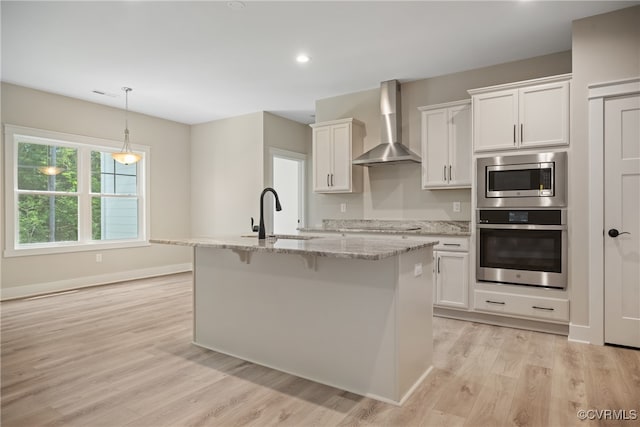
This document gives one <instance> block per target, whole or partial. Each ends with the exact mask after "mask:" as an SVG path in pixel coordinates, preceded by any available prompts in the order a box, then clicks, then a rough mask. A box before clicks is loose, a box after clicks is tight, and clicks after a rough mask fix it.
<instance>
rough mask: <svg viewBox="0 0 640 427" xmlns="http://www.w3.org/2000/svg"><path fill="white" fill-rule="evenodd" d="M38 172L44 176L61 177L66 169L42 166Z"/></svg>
mask: <svg viewBox="0 0 640 427" xmlns="http://www.w3.org/2000/svg"><path fill="white" fill-rule="evenodd" d="M38 172H40V173H41V174H44V175H49V176H52V175H59V174H61V173H62V172H64V168H60V167H58V166H40V167H39V168H38Z"/></svg>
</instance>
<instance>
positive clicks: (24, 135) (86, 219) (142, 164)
mask: <svg viewBox="0 0 640 427" xmlns="http://www.w3.org/2000/svg"><path fill="white" fill-rule="evenodd" d="M17 137H20V138H21V139H22V140H23V141H24V140H25V139H26V140H30V141H33V142H34V143H38V141H39V143H42V144H47V145H56V146H62V147H71V148H75V149H77V150H78V151H77V153H78V161H77V167H78V188H77V190H76V193H72V194H73V195H77V197H78V241H75V242H45V243H29V244H19V243H18V230H19V223H18V220H19V219H18V213H17V209H18V150H17V147H18V145H17V144H18V140H17ZM4 145H5V153H4V155H5V156H4V162H5V168H4V169H5V248H4V256H5V257H17V256H29V255H47V254H56V253H67V252H83V251H95V250H104V249H121V248H132V247H140V246H150V243H149V235H150V215H149V206H150V201H149V194H150V191H149V175H150V173H149V162H150V159H151V147H149V146H146V145H139V144H132V145H131V149H132V150H133V151H135V152H136V153H139V154H141V155H142V160H140V161H139V162H138V180H137V181H138V189H137V191H138V194H137V197H138V200H139V206H138V231H139V233H138V238H136V239H123V240H91V237H92V236H91V221H92V218H91V214H92V213H91V198H92V197H93V196H95V194H93V193H91V151H101V152H117V151H120V150H121V149H122V142H121V141H113V140H108V139H101V138H94V137H89V136H83V135H73V134H67V133H61V132H54V131H48V130H42V129H35V128H28V127H23V126H15V125H9V124H5V125H4ZM104 196H112V195H111V194H108V195H107V194H104Z"/></svg>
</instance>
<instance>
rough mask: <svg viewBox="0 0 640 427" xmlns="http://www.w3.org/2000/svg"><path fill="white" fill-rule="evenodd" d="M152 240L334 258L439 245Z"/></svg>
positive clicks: (380, 241) (352, 240) (287, 239)
mask: <svg viewBox="0 0 640 427" xmlns="http://www.w3.org/2000/svg"><path fill="white" fill-rule="evenodd" d="M150 241H151V243H161V244H168V245H180V246H192V247H202V248H218V249H232V250H236V251H246V252H274V253H284V254H298V255H314V256H325V257H332V258H353V259H365V260H380V259H384V258H388V257H391V256H395V255H399V254H402V253H405V252H410V251H414V250H417V249H422V248H426V247H429V246H435V245H436V244H437V243H438V241H437V240H433V241H427V240H418V241H411V240H402V239H394V240H391V239H389V240H386V239H378V238H374V239H367V238H363V237H344V238H334V237H315V238H309V237H307V238H303V239H300V238H298V236H293V235H291V236H281V237H280V238H273V237H271V238H268V239H266V240H265V241H263V242H259V241H258V239H257V238H256V237H242V236H230V237H214V238H208V237H201V238H186V239H151V240H150Z"/></svg>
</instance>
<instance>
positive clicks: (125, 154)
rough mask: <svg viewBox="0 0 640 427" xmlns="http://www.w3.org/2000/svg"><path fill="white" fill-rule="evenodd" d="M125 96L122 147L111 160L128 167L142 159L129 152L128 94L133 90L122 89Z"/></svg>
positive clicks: (138, 155) (112, 155)
mask: <svg viewBox="0 0 640 427" xmlns="http://www.w3.org/2000/svg"><path fill="white" fill-rule="evenodd" d="M122 90H123V91H124V96H125V116H124V117H125V119H124V145H123V146H122V150H121V151H120V152H119V153H113V154H111V157H113V160H115V161H116V162H118V163H122V164H123V165H130V164H133V163H136V162H138V161H139V160H140V159H142V156H141V155H140V154H138V153H134V152H133V151H131V144H130V143H129V92H131V91H132V90H133V89H131V88H130V87H123V88H122Z"/></svg>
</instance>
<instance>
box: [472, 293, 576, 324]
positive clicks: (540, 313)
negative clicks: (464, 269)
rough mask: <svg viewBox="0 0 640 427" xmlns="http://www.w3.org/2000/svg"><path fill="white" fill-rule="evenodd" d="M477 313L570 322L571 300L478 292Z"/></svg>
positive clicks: (476, 299) (475, 302)
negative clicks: (483, 312)
mask: <svg viewBox="0 0 640 427" xmlns="http://www.w3.org/2000/svg"><path fill="white" fill-rule="evenodd" d="M474 308H475V310H476V311H487V312H491V313H498V314H504V315H508V316H514V315H515V316H519V317H529V318H535V319H542V320H550V321H557V322H567V321H569V300H568V299H564V298H551V297H536V296H529V295H518V294H510V293H506V292H492V291H483V290H476V291H475V292H474Z"/></svg>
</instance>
